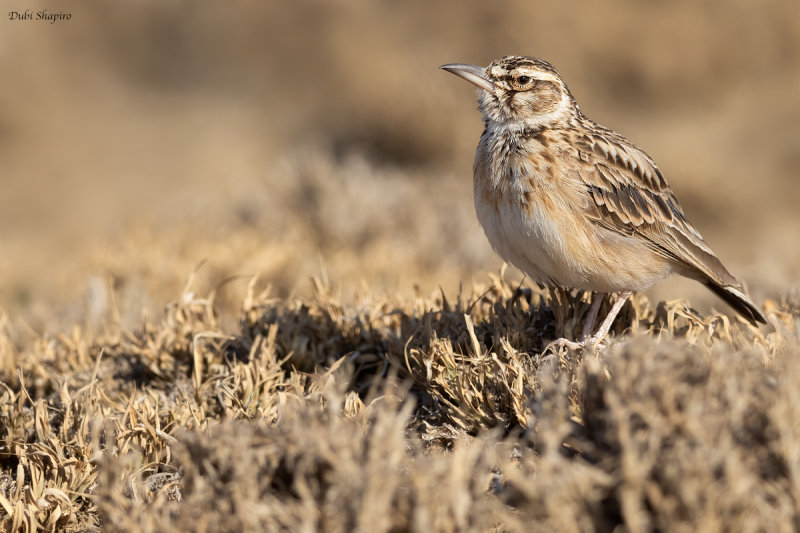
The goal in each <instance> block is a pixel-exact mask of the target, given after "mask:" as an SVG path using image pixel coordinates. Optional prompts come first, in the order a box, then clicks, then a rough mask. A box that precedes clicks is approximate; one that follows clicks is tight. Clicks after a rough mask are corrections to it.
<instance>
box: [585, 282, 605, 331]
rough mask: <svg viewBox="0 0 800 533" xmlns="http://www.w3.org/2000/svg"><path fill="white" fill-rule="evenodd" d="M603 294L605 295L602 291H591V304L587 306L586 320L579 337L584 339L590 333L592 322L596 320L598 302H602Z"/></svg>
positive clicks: (598, 309) (592, 326) (592, 327)
mask: <svg viewBox="0 0 800 533" xmlns="http://www.w3.org/2000/svg"><path fill="white" fill-rule="evenodd" d="M605 296H606V295H605V294H604V293H602V292H593V293H592V306H591V307H590V308H589V314H588V315H587V316H586V322H585V323H584V324H583V334H582V335H581V339H585V338H587V337H588V336H589V335H591V333H592V330H593V329H594V323H595V322H596V321H597V313H598V311H600V304H602V303H603V300H604V299H605Z"/></svg>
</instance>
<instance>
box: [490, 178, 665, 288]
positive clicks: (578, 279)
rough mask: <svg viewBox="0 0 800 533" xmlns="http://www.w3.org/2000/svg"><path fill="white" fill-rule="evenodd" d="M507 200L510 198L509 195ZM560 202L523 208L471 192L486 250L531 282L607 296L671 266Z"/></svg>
mask: <svg viewBox="0 0 800 533" xmlns="http://www.w3.org/2000/svg"><path fill="white" fill-rule="evenodd" d="M513 198H516V196H514V197H513ZM558 200H561V199H554V198H543V197H539V198H534V200H533V201H532V202H529V203H527V204H523V203H522V202H518V201H513V200H512V201H509V200H508V199H507V198H506V197H505V195H502V194H501V195H499V196H498V197H497V198H496V199H495V201H491V202H488V201H486V197H485V195H484V194H479V193H478V191H476V195H475V209H476V212H477V215H478V220H479V222H480V224H481V226H482V227H483V230H484V233H485V234H486V237H487V238H488V239H489V243H490V244H491V245H492V248H494V250H495V251H496V252H497V253H498V254H499V255H500V257H502V258H503V259H504V260H505V261H508V262H509V263H511V264H512V265H514V266H515V267H517V268H518V269H520V270H521V271H522V272H524V273H525V274H526V275H527V276H529V277H530V278H531V279H532V280H533V281H535V282H538V283H542V284H545V285H548V286H561V287H566V288H574V289H582V290H591V291H600V292H613V291H621V290H641V289H645V288H647V287H649V286H650V285H652V284H653V283H655V282H656V281H658V280H660V279H662V278H664V277H665V276H667V275H668V274H669V273H670V271H671V267H670V266H669V265H668V264H667V263H666V262H665V261H664V260H663V259H662V258H659V257H657V256H656V255H655V254H654V252H653V251H652V249H650V248H649V247H648V246H647V245H646V244H645V243H644V242H643V241H642V240H641V239H638V238H631V237H627V236H624V235H621V234H616V233H612V232H610V231H608V230H605V229H603V228H601V227H599V226H597V225H595V224H594V223H592V222H590V221H589V220H587V219H585V218H583V214H582V213H580V212H579V211H578V210H577V209H574V208H573V207H572V206H570V205H569V203H568V202H563V201H562V202H559V201H558Z"/></svg>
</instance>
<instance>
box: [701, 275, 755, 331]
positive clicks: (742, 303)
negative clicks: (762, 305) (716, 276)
mask: <svg viewBox="0 0 800 533" xmlns="http://www.w3.org/2000/svg"><path fill="white" fill-rule="evenodd" d="M705 285H706V287H708V288H709V289H711V291H713V292H714V294H716V295H717V296H719V297H720V298H722V299H723V300H725V302H726V303H727V304H728V305H730V306H731V307H733V308H734V309H735V310H736V312H737V313H739V314H740V315H742V316H743V317H745V318H746V319H747V320H749V321H750V323H751V324H753V325H756V322H761V323H762V324H766V323H767V317H766V316H764V313H762V312H761V310H760V309H759V308H758V307H756V304H754V303H753V302H752V301H751V300H750V298H748V297H747V295H746V294H745V293H744V292H742V290H741V289H740V288H738V287H734V286H731V285H720V284H717V283H714V282H713V281H711V280H707V281H705Z"/></svg>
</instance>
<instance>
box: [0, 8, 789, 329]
mask: <svg viewBox="0 0 800 533" xmlns="http://www.w3.org/2000/svg"><path fill="white" fill-rule="evenodd" d="M2 2H3V10H2V12H3V13H7V12H8V11H11V10H15V9H16V10H21V9H23V8H25V7H26V6H30V5H31V4H30V3H28V2H23V1H21V0H20V1H19V2H11V1H9V0H2ZM269 4H270V5H256V4H255V3H247V4H245V3H242V2H239V3H234V4H233V5H227V4H226V6H225V7H221V4H219V3H211V2H206V3H203V4H200V3H197V2H188V1H185V2H169V3H165V2H157V1H155V0H150V1H144V2H136V3H135V5H134V3H133V2H130V3H128V5H122V4H120V3H109V2H100V1H94V2H84V3H66V5H64V4H61V5H60V6H59V8H58V9H61V10H62V11H68V12H70V13H71V14H72V19H71V20H70V21H59V22H56V23H55V24H48V23H46V22H39V21H24V22H19V21H17V22H12V21H9V20H8V17H7V15H6V16H4V18H3V19H2V20H0V26H2V28H1V29H0V72H2V84H0V162H2V169H1V170H0V172H1V174H0V307H3V308H5V309H6V310H10V311H11V312H12V313H14V314H17V315H20V316H23V317H25V318H26V319H27V320H30V322H31V324H32V325H33V326H34V327H47V326H48V325H49V324H51V323H54V322H56V320H55V319H52V320H51V318H52V317H55V316H58V317H59V319H61V320H67V319H77V320H82V319H83V317H84V316H85V313H86V312H88V313H90V316H89V318H90V319H91V318H92V316H94V315H100V314H103V313H106V312H108V309H109V307H113V305H116V306H118V307H121V308H122V309H121V313H122V314H123V315H125V316H129V317H130V318H131V319H134V318H135V317H137V316H139V315H140V313H141V309H142V307H152V306H160V305H163V304H164V303H165V302H166V301H169V300H170V299H173V298H175V297H176V296H177V295H178V294H179V293H180V291H181V288H182V287H183V283H184V281H185V280H186V278H187V277H188V276H189V274H190V272H191V271H192V270H193V268H195V267H196V266H197V265H198V264H199V263H200V262H201V261H203V260H205V261H206V263H205V264H204V265H203V266H202V267H200V274H201V277H202V278H203V280H204V283H205V285H203V287H205V288H209V287H214V286H217V285H219V283H220V282H222V281H223V280H225V279H228V278H229V277H231V276H241V278H236V279H234V280H233V281H232V282H231V283H228V284H226V285H224V288H222V289H221V291H220V292H221V295H220V302H221V305H225V303H226V302H228V303H231V304H233V305H236V302H237V301H238V300H237V298H238V297H239V296H240V295H241V293H242V291H243V290H244V288H245V285H246V281H247V278H248V277H249V276H250V275H252V274H255V273H258V272H261V273H262V274H263V277H264V279H265V282H267V283H271V284H272V285H273V292H274V293H276V294H278V295H286V294H289V293H291V292H292V291H307V290H308V288H309V284H308V283H307V278H308V276H310V275H319V274H320V273H322V272H324V273H326V274H327V275H328V276H329V277H330V278H331V279H332V281H334V283H335V284H336V285H337V286H339V287H341V290H342V292H343V293H344V294H345V296H348V297H349V296H350V295H352V294H354V293H359V291H362V292H364V291H363V290H362V289H364V287H366V286H369V287H370V288H371V289H378V290H401V291H410V290H413V288H415V287H417V288H418V289H419V290H422V291H424V292H426V293H427V292H429V291H432V290H435V289H436V288H437V287H438V286H440V285H441V286H443V287H444V288H445V289H446V290H448V291H454V290H456V288H457V287H458V285H459V283H464V284H467V285H468V284H470V283H471V282H472V281H473V280H483V279H485V277H486V275H487V271H491V270H497V268H498V267H499V265H500V261H499V260H498V259H497V258H496V257H495V256H494V255H493V253H492V252H491V250H490V248H489V246H488V244H487V243H486V241H485V239H484V238H483V235H482V233H481V230H480V228H479V227H478V225H477V222H476V221H475V216H474V213H473V208H472V198H471V164H472V156H473V153H474V147H475V144H476V143H477V139H478V136H479V134H480V129H481V124H480V120H479V115H478V114H477V112H476V111H475V94H474V91H473V90H472V89H471V88H470V87H469V86H468V85H467V84H465V83H463V82H462V81H460V80H457V79H456V78H454V77H453V76H449V75H447V74H446V73H444V72H441V71H438V70H437V67H438V65H440V64H442V63H447V62H471V63H480V64H485V63H487V62H489V61H490V60H492V59H494V58H496V57H499V56H502V55H505V54H509V53H517V54H526V55H536V56H539V57H542V58H545V59H547V60H549V61H551V62H552V63H553V64H554V65H555V66H556V67H557V68H558V69H559V71H560V72H561V73H562V75H563V76H564V77H565V78H566V80H567V82H568V83H569V85H570V88H571V90H572V92H573V94H574V95H575V96H576V98H578V100H579V102H580V103H581V107H582V109H583V110H584V112H585V113H586V114H587V115H588V116H590V117H592V118H593V119H595V120H596V121H598V122H600V123H602V124H604V125H606V126H609V127H611V128H614V129H617V130H618V131H620V132H622V133H623V134H625V135H626V136H628V137H629V138H631V139H632V140H633V141H634V142H636V143H638V144H639V145H641V146H642V147H644V148H645V150H647V151H648V152H649V153H650V155H652V156H653V157H654V158H655V159H656V161H657V162H658V163H659V165H660V166H661V168H662V170H663V171H664V173H665V175H666V177H667V179H668V180H669V181H670V183H671V184H672V186H673V188H674V189H675V191H676V193H677V195H678V198H679V199H680V200H681V203H682V204H683V205H684V208H685V210H686V211H687V213H688V215H689V217H690V219H691V220H692V221H693V222H694V223H695V225H696V226H697V227H698V228H699V229H700V231H701V232H702V233H703V234H704V235H705V237H706V239H707V241H708V242H709V243H710V244H711V245H712V247H713V248H714V249H715V250H716V251H717V252H718V254H719V255H720V256H721V257H722V259H723V260H724V262H725V263H726V264H727V265H728V266H729V268H730V269H731V270H732V271H733V272H734V273H735V274H737V275H739V276H740V277H742V278H744V279H745V280H746V281H747V283H748V285H749V286H750V289H751V292H752V293H753V295H754V297H755V298H756V300H758V301H762V300H763V299H764V298H765V297H769V296H775V295H778V294H783V293H785V292H786V290H787V288H788V287H792V286H795V287H796V285H797V280H798V278H799V277H800V269H799V268H798V265H800V244H799V243H800V235H799V234H800V231H798V230H799V229H800V206H799V205H798V200H799V199H800V179H798V168H800V127H799V126H798V124H800V7H798V6H800V4H798V2H796V1H795V0H771V1H765V2H758V3H755V2H749V1H727V0H726V1H718V2H703V3H699V2H694V1H689V0H685V1H676V2H637V1H633V0H631V1H620V2H613V3H603V4H602V5H601V4H600V3H595V2H588V1H587V2H580V3H574V2H569V3H567V2H547V3H542V2H528V1H519V2H483V1H469V2H455V1H451V2H438V3H430V2H422V1H414V2H345V1H327V2H271V3H269ZM31 9H32V10H34V11H36V10H38V9H42V7H36V5H33V7H31ZM48 9H49V10H50V11H58V9H53V8H52V7H50V8H48ZM654 296H655V297H659V298H664V297H667V298H673V297H691V298H692V301H693V303H697V304H698V306H700V307H701V308H702V306H704V305H706V306H707V305H709V303H713V302H714V300H713V297H711V296H709V295H706V293H705V292H703V289H702V288H701V287H698V286H696V285H695V284H693V283H691V282H680V281H670V282H667V283H665V284H662V285H661V286H659V287H658V288H657V289H656V291H655V293H654ZM112 304H113V305H112ZM713 305H717V304H713ZM718 306H719V307H721V306H722V304H718ZM65 317H67V318H65Z"/></svg>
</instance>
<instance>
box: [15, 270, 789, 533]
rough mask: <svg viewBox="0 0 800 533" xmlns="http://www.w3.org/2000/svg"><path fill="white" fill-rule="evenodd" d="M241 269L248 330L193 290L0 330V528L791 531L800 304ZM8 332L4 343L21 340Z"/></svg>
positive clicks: (242, 318) (496, 279)
mask: <svg viewBox="0 0 800 533" xmlns="http://www.w3.org/2000/svg"><path fill="white" fill-rule="evenodd" d="M259 287H260V283H259V282H258V281H257V280H253V282H252V283H251V285H250V290H249V292H248V295H247V297H246V298H245V300H244V301H243V304H242V310H241V313H240V315H239V326H238V328H235V329H233V330H231V331H225V330H223V329H222V328H221V327H220V325H219V323H220V317H219V316H218V315H219V311H218V310H217V309H216V308H215V305H214V299H213V295H212V296H210V297H208V298H199V297H197V296H195V295H193V293H192V292H191V290H190V289H191V286H190V287H187V290H186V291H185V292H184V293H183V294H182V295H181V297H180V298H179V299H178V301H176V302H175V303H173V304H172V305H170V306H168V308H167V309H166V311H165V313H164V315H163V316H162V317H160V318H159V319H158V320H154V321H152V322H149V321H146V322H144V323H143V324H141V326H140V327H139V328H137V329H135V330H126V329H124V328H122V327H120V326H119V325H118V324H116V325H115V324H113V323H108V324H106V326H105V327H103V328H99V329H98V330H97V331H88V330H84V329H81V328H79V327H76V328H75V329H74V330H73V331H72V332H70V333H67V334H64V335H59V336H53V337H46V338H28V339H27V340H24V341H23V340H21V339H23V337H25V336H24V335H22V334H21V333H20V332H19V331H18V330H17V328H16V327H15V325H13V324H12V323H11V322H10V321H8V320H7V319H6V320H5V321H4V323H3V332H2V335H1V336H0V339H1V340H0V346H2V353H1V354H0V356H2V360H3V362H4V366H3V386H2V391H0V395H2V403H1V404H0V431H2V437H1V438H2V440H1V441H0V468H1V470H0V524H2V528H3V529H4V530H26V531H35V530H39V529H43V530H59V531H79V530H85V529H87V528H102V529H103V530H109V531H115V530H116V531H187V530H192V531H266V530H270V531H273V530H283V531H312V530H313V531H316V530H320V531H355V530H360V531H411V530H414V531H483V530H499V531H531V530H541V531H551V530H559V531H593V530H596V531H608V530H611V529H614V528H615V527H616V526H618V525H623V526H624V527H625V528H627V529H629V530H631V531H646V530H654V529H655V530H697V529H698V528H699V529H702V530H705V531H709V530H737V531H757V530H765V529H766V530H771V531H781V530H782V531H790V530H792V529H794V528H796V527H797V526H798V523H800V522H799V520H800V515H798V511H797V508H798V503H799V502H800V444H798V442H800V441H799V440H798V439H800V435H799V434H798V428H800V398H799V397H798V394H800V393H798V392H797V391H798V389H797V383H798V381H799V380H800V359H798V357H800V353H798V352H800V349H798V342H797V331H798V328H797V326H798V324H799V323H800V313H798V307H797V302H794V301H789V300H786V301H782V302H777V303H773V302H770V303H769V305H768V310H769V311H770V319H771V321H772V325H773V326H774V327H770V328H761V329H760V330H757V329H754V328H752V327H751V326H749V325H748V324H746V323H744V322H742V321H739V320H734V321H731V320H730V319H728V317H725V316H722V315H714V316H710V317H705V318H704V317H700V316H698V315H697V314H696V313H694V312H692V311H691V309H689V308H687V307H686V306H685V305H684V304H682V303H680V302H677V303H671V304H661V305H659V306H657V307H656V308H655V309H651V308H650V307H649V302H648V301H647V300H646V299H644V297H640V298H638V299H636V300H635V302H634V303H633V304H631V305H628V306H627V307H626V309H625V312H624V313H623V314H622V319H621V320H620V325H619V326H618V330H617V331H618V332H622V330H623V329H625V330H628V331H629V334H628V335H625V336H622V337H617V339H616V340H615V341H614V342H612V343H611V344H610V346H607V347H603V348H602V349H601V350H599V351H598V352H597V353H586V354H576V353H566V352H562V353H549V352H548V353H542V349H543V346H544V343H545V341H546V340H547V339H552V338H554V337H555V336H556V335H560V334H562V333H566V334H574V332H575V331H576V330H577V329H579V324H580V318H581V315H582V313H584V312H585V310H586V308H587V306H588V304H587V303H586V302H585V297H583V295H571V294H560V295H558V296H557V297H554V296H552V295H551V294H550V293H548V292H546V291H545V292H543V291H539V290H538V289H536V288H533V289H524V288H520V287H518V286H516V285H509V284H508V283H507V282H505V281H504V279H503V278H502V276H492V278H491V280H490V283H489V284H488V286H487V287H476V288H475V289H474V290H473V291H471V292H470V293H469V294H454V295H445V294H443V293H441V294H438V295H435V296H431V297H421V296H419V295H415V296H413V297H410V298H408V299H405V300H404V299H400V298H398V297H393V298H388V297H387V298H385V299H384V298H375V299H374V300H371V301H367V300H363V301H361V302H360V303H358V304H356V305H348V306H345V305H343V304H342V303H341V301H340V299H339V298H337V297H335V296H333V295H332V291H331V290H330V287H329V286H328V284H327V283H325V282H324V281H320V280H314V283H313V287H314V296H313V297H312V298H308V299H300V298H292V299H276V298H271V297H270V295H269V293H268V292H267V291H265V290H262V289H260V288H259ZM15 339H16V340H15Z"/></svg>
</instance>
